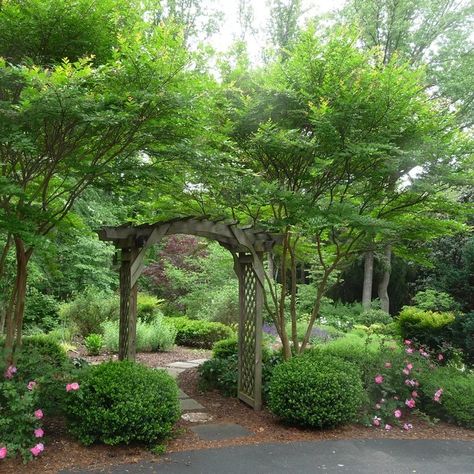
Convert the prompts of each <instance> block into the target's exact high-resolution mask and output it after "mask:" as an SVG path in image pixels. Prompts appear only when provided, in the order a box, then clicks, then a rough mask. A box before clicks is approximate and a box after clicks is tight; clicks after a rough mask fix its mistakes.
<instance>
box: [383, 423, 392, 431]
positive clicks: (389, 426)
mask: <svg viewBox="0 0 474 474" xmlns="http://www.w3.org/2000/svg"><path fill="white" fill-rule="evenodd" d="M391 429H392V425H389V424H388V423H387V424H386V425H385V430H386V431H390V430H391Z"/></svg>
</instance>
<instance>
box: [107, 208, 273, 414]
mask: <svg viewBox="0 0 474 474" xmlns="http://www.w3.org/2000/svg"><path fill="white" fill-rule="evenodd" d="M173 234H189V235H196V236H199V237H205V238H207V239H211V240H216V241H217V242H219V244H220V245H222V246H223V247H225V248H226V249H228V250H229V251H230V252H231V253H232V256H233V258H234V270H235V273H236V274H237V277H238V280H239V308H240V322H239V382H238V396H239V398H240V399H241V400H242V401H244V402H245V403H247V404H248V405H250V406H252V407H253V408H254V409H256V410H259V409H260V408H261V406H262V308H263V291H264V282H265V272H264V268H263V255H264V253H265V252H268V251H271V250H272V248H273V246H274V245H275V244H277V243H280V241H281V237H280V236H279V235H275V234H271V233H268V232H262V231H258V230H256V229H254V228H251V227H247V228H243V227H240V226H239V225H238V224H237V223H236V222H231V223H229V222H225V221H212V220H208V219H207V218H199V217H187V218H178V219H173V220H169V221H166V222H157V223H155V224H144V225H138V226H133V225H129V224H125V225H122V226H118V227H105V228H103V229H102V230H100V231H99V238H100V239H101V240H104V241H111V242H113V243H114V245H115V247H116V248H117V249H118V250H119V251H120V258H119V261H120V271H119V272H120V331H119V359H121V360H123V359H129V360H134V359H135V346H136V344H135V341H136V326H137V281H138V278H139V276H140V275H141V274H142V272H143V270H144V257H145V253H146V251H147V249H148V248H150V247H151V246H152V245H155V244H157V243H159V242H160V240H161V239H162V238H163V237H165V236H167V235H173Z"/></svg>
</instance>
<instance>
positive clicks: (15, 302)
mask: <svg viewBox="0 0 474 474" xmlns="http://www.w3.org/2000/svg"><path fill="white" fill-rule="evenodd" d="M14 242H15V250H16V278H15V286H14V288H13V290H12V295H11V298H10V302H9V305H8V308H7V311H6V316H5V323H6V330H5V333H6V335H5V356H6V360H7V362H8V363H12V362H13V352H14V351H13V348H14V345H15V342H16V346H17V347H20V346H21V336H22V330H23V316H24V313H25V301H26V283H27V278H28V261H29V259H30V257H31V254H32V249H31V248H30V249H28V250H26V249H25V243H24V242H23V240H22V239H21V238H20V237H18V236H15V237H14Z"/></svg>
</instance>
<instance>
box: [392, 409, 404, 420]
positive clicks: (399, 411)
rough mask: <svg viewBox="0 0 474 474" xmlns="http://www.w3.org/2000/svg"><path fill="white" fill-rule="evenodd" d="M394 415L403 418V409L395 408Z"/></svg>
mask: <svg viewBox="0 0 474 474" xmlns="http://www.w3.org/2000/svg"><path fill="white" fill-rule="evenodd" d="M393 416H394V417H395V418H401V417H402V411H401V410H395V411H394V412H393Z"/></svg>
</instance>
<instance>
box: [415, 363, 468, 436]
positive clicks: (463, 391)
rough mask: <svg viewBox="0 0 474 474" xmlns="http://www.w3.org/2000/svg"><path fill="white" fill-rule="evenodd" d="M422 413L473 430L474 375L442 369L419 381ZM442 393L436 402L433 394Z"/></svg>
mask: <svg viewBox="0 0 474 474" xmlns="http://www.w3.org/2000/svg"><path fill="white" fill-rule="evenodd" d="M420 380H421V387H422V393H423V398H422V403H423V411H425V412H426V413H428V414H430V415H433V416H436V417H439V418H442V419H445V420H448V421H454V422H455V423H456V424H458V425H461V426H465V427H466V428H471V429H474V374H472V373H471V374H468V373H462V372H460V371H458V370H456V369H454V368H451V367H441V368H439V369H437V370H434V371H431V372H426V373H425V374H424V375H422V376H421V377H420ZM439 389H442V394H441V396H440V400H439V402H437V401H435V400H434V395H435V393H436V392H437V391H438V390H439Z"/></svg>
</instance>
